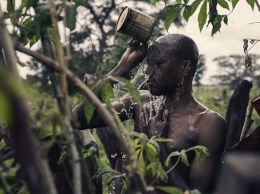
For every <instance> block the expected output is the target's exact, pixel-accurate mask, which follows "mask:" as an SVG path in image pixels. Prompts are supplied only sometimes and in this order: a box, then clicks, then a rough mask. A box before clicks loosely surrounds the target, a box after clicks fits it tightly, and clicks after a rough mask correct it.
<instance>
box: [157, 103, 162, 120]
mask: <svg viewBox="0 0 260 194" xmlns="http://www.w3.org/2000/svg"><path fill="white" fill-rule="evenodd" d="M163 112H164V108H163V107H161V106H160V107H159V108H158V111H157V114H156V117H157V118H158V119H159V120H161V121H162V120H163Z"/></svg>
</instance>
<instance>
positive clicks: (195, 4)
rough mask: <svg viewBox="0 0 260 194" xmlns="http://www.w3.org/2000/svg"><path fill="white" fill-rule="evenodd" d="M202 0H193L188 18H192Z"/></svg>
mask: <svg viewBox="0 0 260 194" xmlns="http://www.w3.org/2000/svg"><path fill="white" fill-rule="evenodd" d="M202 1H203V0H195V1H194V2H193V3H192V4H191V5H190V6H191V12H190V16H192V15H193V14H194V12H195V11H196V10H197V8H198V6H199V4H200V3H201V2H202Z"/></svg>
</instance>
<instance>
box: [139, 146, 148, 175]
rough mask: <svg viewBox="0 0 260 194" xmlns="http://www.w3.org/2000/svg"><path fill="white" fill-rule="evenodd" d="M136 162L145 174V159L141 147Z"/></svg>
mask: <svg viewBox="0 0 260 194" xmlns="http://www.w3.org/2000/svg"><path fill="white" fill-rule="evenodd" d="M138 163H139V167H140V170H141V172H142V174H143V175H145V170H146V164H145V161H144V154H143V149H141V151H140V154H139V157H138Z"/></svg>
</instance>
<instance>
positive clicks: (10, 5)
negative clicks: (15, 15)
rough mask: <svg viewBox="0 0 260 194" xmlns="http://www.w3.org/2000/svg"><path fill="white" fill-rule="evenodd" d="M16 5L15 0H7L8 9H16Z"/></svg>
mask: <svg viewBox="0 0 260 194" xmlns="http://www.w3.org/2000/svg"><path fill="white" fill-rule="evenodd" d="M14 5H15V0H8V1H7V11H8V12H12V11H14V10H15V9H14Z"/></svg>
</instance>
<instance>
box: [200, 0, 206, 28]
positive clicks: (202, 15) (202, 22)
mask: <svg viewBox="0 0 260 194" xmlns="http://www.w3.org/2000/svg"><path fill="white" fill-rule="evenodd" d="M206 20H207V0H204V3H203V4H202V6H201V8H200V12H199V15H198V22H199V28H200V31H201V30H202V29H203V27H204V25H205V23H206Z"/></svg>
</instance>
